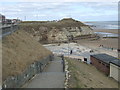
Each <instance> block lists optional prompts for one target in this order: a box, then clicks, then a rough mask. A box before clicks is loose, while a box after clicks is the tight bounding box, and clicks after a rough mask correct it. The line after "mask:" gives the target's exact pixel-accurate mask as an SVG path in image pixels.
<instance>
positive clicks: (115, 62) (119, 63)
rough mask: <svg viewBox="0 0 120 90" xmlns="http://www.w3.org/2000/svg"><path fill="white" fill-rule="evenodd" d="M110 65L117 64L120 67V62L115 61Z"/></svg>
mask: <svg viewBox="0 0 120 90" xmlns="http://www.w3.org/2000/svg"><path fill="white" fill-rule="evenodd" d="M110 63H112V64H115V65H117V66H119V67H120V60H114V61H111V62H110Z"/></svg>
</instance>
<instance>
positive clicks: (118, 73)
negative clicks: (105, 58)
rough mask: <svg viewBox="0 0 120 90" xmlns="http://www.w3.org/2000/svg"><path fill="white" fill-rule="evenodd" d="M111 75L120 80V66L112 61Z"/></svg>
mask: <svg viewBox="0 0 120 90" xmlns="http://www.w3.org/2000/svg"><path fill="white" fill-rule="evenodd" d="M110 77H113V78H114V79H115V80H116V81H118V82H120V67H118V66H116V65H115V64H112V63H110Z"/></svg>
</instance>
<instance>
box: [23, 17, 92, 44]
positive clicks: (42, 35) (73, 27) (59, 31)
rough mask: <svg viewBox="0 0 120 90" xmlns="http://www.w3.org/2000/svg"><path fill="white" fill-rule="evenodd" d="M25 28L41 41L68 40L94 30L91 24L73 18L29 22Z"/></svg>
mask: <svg viewBox="0 0 120 90" xmlns="http://www.w3.org/2000/svg"><path fill="white" fill-rule="evenodd" d="M33 23H34V22H33ZM25 27H26V28H25ZM27 27H28V28H29V29H27ZM23 29H24V30H26V29H27V30H26V31H27V32H29V33H30V34H31V35H32V36H33V37H34V38H35V39H36V40H37V41H40V42H41V41H47V42H66V41H68V40H69V39H70V40H72V39H73V38H75V37H78V36H83V35H91V34H93V30H92V29H91V28H90V27H89V26H87V25H85V24H84V23H82V22H80V21H76V20H74V19H72V18H67V19H62V20H60V21H56V22H53V21H51V22H50V21H49V22H47V21H46V22H44V23H41V22H37V23H36V22H35V23H34V24H30V25H29V24H28V23H27V24H26V25H24V28H23Z"/></svg>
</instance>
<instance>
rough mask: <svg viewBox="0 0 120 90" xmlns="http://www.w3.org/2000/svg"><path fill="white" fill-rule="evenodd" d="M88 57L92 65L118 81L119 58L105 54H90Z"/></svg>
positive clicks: (119, 70)
mask: <svg viewBox="0 0 120 90" xmlns="http://www.w3.org/2000/svg"><path fill="white" fill-rule="evenodd" d="M90 59H91V63H92V65H94V66H95V67H96V68H97V69H98V70H100V71H102V72H103V73H105V74H106V75H110V77H113V78H114V79H115V80H117V81H119V82H120V79H119V78H120V77H119V73H120V59H117V58H115V57H113V56H110V55H107V54H95V55H91V56H90ZM118 77H119V78H118Z"/></svg>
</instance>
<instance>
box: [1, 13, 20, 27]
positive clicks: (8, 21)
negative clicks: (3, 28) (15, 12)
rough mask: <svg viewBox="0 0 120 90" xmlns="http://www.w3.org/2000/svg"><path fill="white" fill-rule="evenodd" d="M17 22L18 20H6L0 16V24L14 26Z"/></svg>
mask: <svg viewBox="0 0 120 90" xmlns="http://www.w3.org/2000/svg"><path fill="white" fill-rule="evenodd" d="M17 22H20V20H19V19H6V17H5V16H4V15H2V14H0V24H2V25H4V24H15V23H17Z"/></svg>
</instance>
